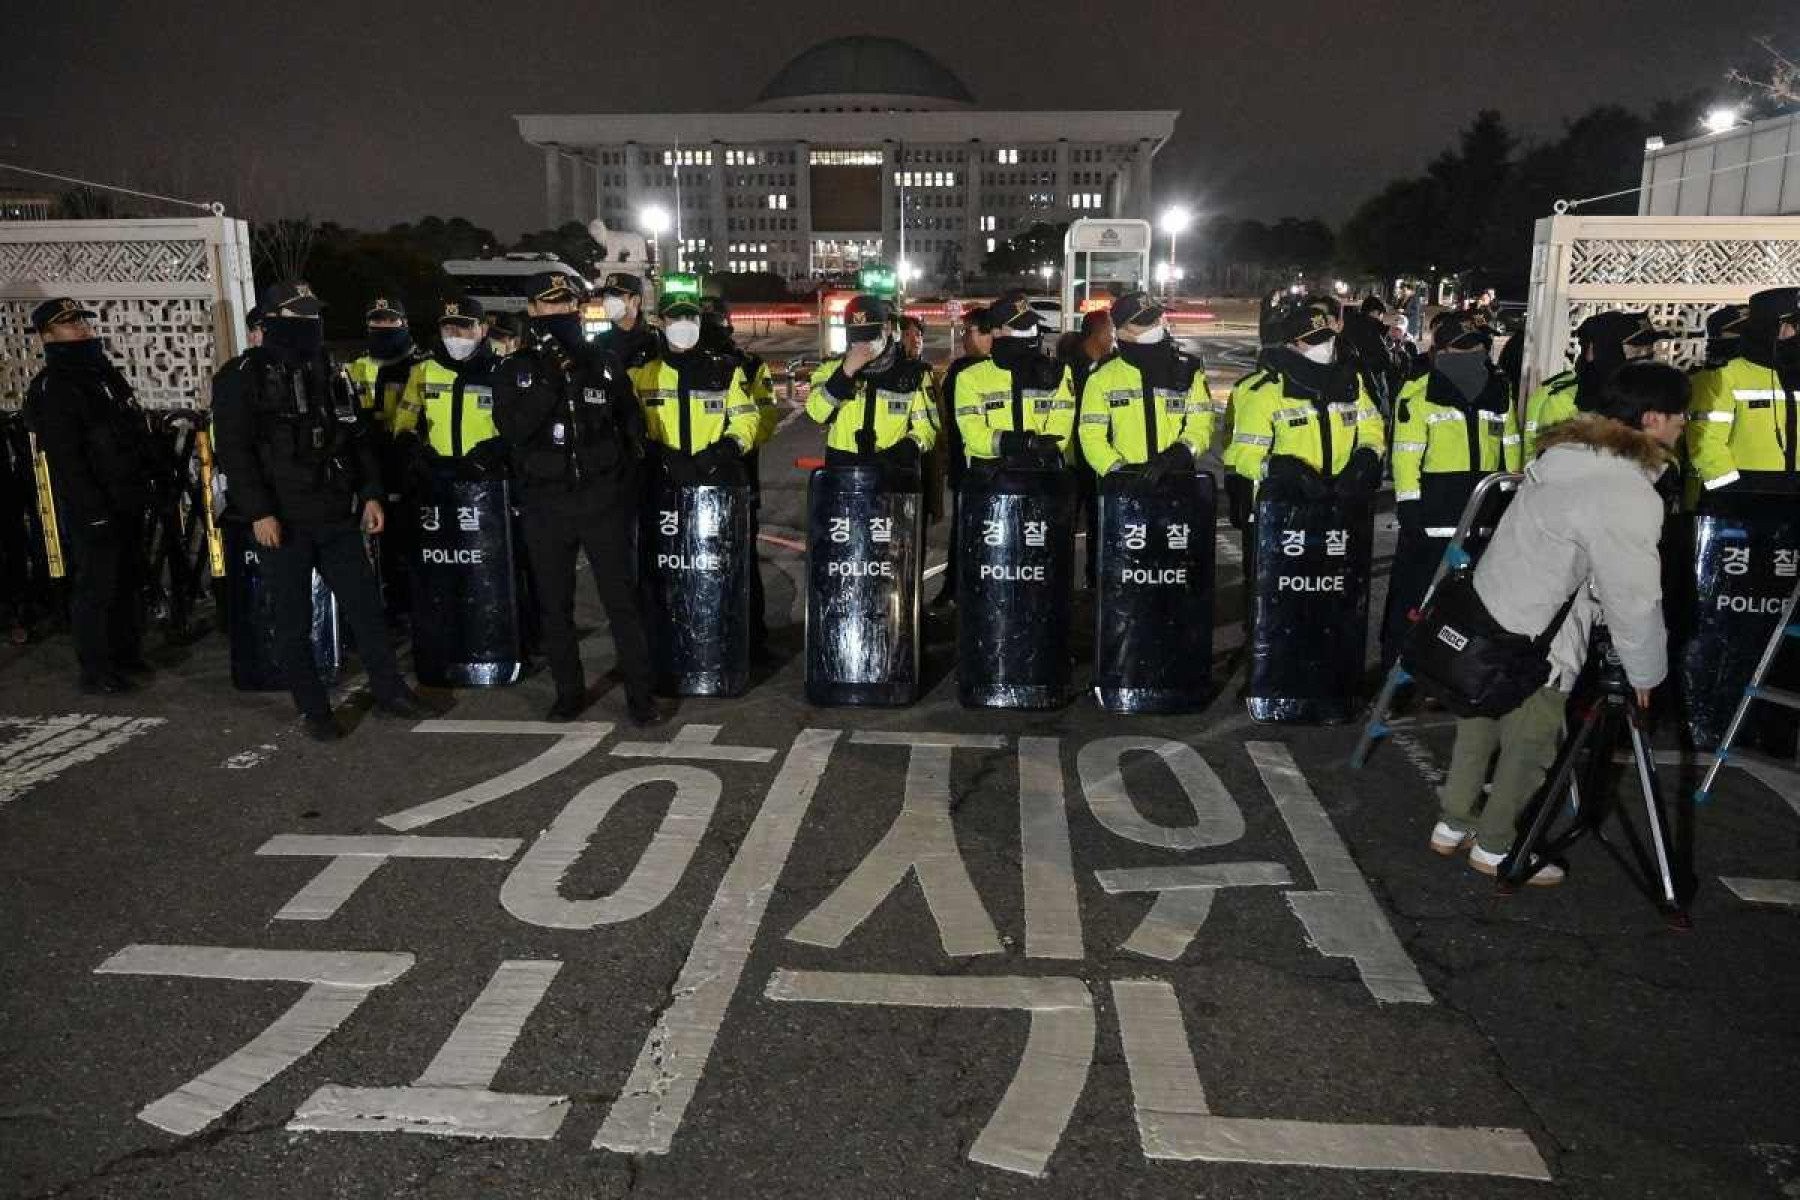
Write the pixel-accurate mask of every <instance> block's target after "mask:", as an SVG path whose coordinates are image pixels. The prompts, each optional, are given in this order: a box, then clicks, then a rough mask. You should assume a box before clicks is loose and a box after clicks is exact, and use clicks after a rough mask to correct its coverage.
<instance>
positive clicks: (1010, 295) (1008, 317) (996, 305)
mask: <svg viewBox="0 0 1800 1200" xmlns="http://www.w3.org/2000/svg"><path fill="white" fill-rule="evenodd" d="M987 312H988V321H989V322H990V324H989V326H988V327H989V328H990V329H992V330H993V331H994V332H995V333H1017V334H1027V333H1033V332H1035V331H1036V330H1037V327H1038V325H1039V323H1040V322H1042V321H1043V318H1042V317H1041V316H1039V315H1038V311H1037V310H1036V309H1035V308H1033V307H1031V302H1030V301H1029V300H1027V299H1026V298H1025V292H1024V291H1023V290H1022V289H1017V288H1015V289H1014V290H1012V291H1009V292H1006V293H1004V294H1003V295H1002V296H1001V297H1000V298H999V299H998V300H996V301H994V302H993V304H991V305H989V306H988V310H987Z"/></svg>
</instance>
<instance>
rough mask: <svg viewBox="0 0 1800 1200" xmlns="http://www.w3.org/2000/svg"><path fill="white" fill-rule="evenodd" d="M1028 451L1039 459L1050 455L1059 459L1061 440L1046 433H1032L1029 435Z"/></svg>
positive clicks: (1060, 455)
mask: <svg viewBox="0 0 1800 1200" xmlns="http://www.w3.org/2000/svg"><path fill="white" fill-rule="evenodd" d="M1030 450H1031V453H1033V454H1035V455H1037V456H1038V457H1040V458H1048V457H1050V456H1051V455H1055V456H1056V457H1057V458H1061V457H1062V439H1061V438H1059V437H1056V436H1054V435H1052V434H1048V433H1034V434H1032V435H1031V446H1030Z"/></svg>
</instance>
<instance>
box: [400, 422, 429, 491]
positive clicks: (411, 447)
mask: <svg viewBox="0 0 1800 1200" xmlns="http://www.w3.org/2000/svg"><path fill="white" fill-rule="evenodd" d="M400 452H401V455H402V457H403V458H404V459H405V461H406V483H407V487H409V488H410V489H411V490H412V493H413V495H415V496H420V497H424V496H429V495H431V494H432V493H433V492H434V491H436V490H437V484H436V482H435V481H434V480H433V479H432V477H431V460H432V457H433V456H432V453H431V450H430V449H429V448H428V447H427V446H426V445H425V443H424V442H421V441H419V440H417V439H416V438H411V437H409V438H407V439H406V440H405V441H404V442H402V443H401V445H400Z"/></svg>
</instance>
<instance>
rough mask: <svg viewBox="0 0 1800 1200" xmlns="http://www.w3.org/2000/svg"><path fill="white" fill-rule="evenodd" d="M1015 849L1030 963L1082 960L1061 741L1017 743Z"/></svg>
mask: <svg viewBox="0 0 1800 1200" xmlns="http://www.w3.org/2000/svg"><path fill="white" fill-rule="evenodd" d="M1019 850H1020V873H1021V875H1022V876H1023V883H1024V889H1025V953H1026V954H1028V955H1029V956H1031V957H1032V958H1072V959H1076V960H1080V959H1083V958H1086V957H1087V951H1086V950H1085V949H1084V948H1083V946H1082V944H1081V897H1080V895H1079V893H1078V892H1077V891H1076V888H1075V858H1074V851H1073V849H1072V847H1071V846H1070V844H1069V810H1068V798H1067V796H1066V795H1065V793H1064V791H1063V770H1062V741H1061V739H1059V738H1038V737H1022V738H1020V739H1019Z"/></svg>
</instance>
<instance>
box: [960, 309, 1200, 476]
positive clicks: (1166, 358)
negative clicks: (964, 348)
mask: <svg viewBox="0 0 1800 1200" xmlns="http://www.w3.org/2000/svg"><path fill="white" fill-rule="evenodd" d="M1165 316H1166V315H1165V313H1164V310H1163V308H1162V306H1161V305H1159V304H1157V303H1156V301H1155V300H1154V299H1153V298H1152V297H1151V296H1150V293H1148V292H1142V291H1138V292H1127V293H1125V294H1124V295H1123V296H1120V297H1119V298H1118V299H1117V300H1115V301H1113V306H1112V318H1113V329H1114V330H1115V331H1116V335H1117V338H1118V348H1117V349H1116V350H1115V351H1114V352H1113V353H1112V355H1111V356H1109V357H1107V358H1105V359H1103V360H1101V362H1100V363H1098V364H1097V365H1096V366H1095V367H1094V369H1093V371H1092V372H1091V373H1089V375H1088V377H1087V382H1086V383H1085V384H1083V385H1082V389H1081V400H1080V414H1081V426H1080V428H1081V450H1082V454H1083V456H1084V457H1085V458H1086V459H1087V463H1088V466H1090V467H1092V468H1093V470H1094V473H1095V474H1096V475H1102V476H1104V475H1107V474H1110V473H1111V472H1113V471H1116V470H1119V469H1120V468H1121V467H1124V466H1128V465H1131V466H1136V465H1147V467H1148V470H1147V472H1146V475H1147V477H1148V478H1150V479H1151V480H1153V481H1154V480H1157V479H1160V478H1162V477H1163V476H1165V475H1175V474H1181V473H1186V474H1190V475H1191V474H1193V472H1194V467H1195V462H1196V460H1197V459H1198V458H1199V457H1200V456H1201V455H1203V454H1206V453H1207V452H1208V451H1209V450H1211V449H1212V437H1213V419H1214V415H1215V414H1214V409H1213V400H1212V392H1211V391H1210V390H1209V388H1208V387H1207V382H1206V367H1205V364H1204V363H1202V362H1201V361H1200V358H1199V357H1198V356H1197V355H1193V354H1189V353H1187V352H1186V351H1183V350H1181V349H1180V348H1179V347H1177V346H1176V345H1175V344H1174V342H1172V341H1171V340H1170V339H1169V326H1168V323H1167V321H1166V319H1165ZM994 344H995V348H996V352H997V351H998V348H999V346H1000V342H999V340H998V339H996V340H995V343H994Z"/></svg>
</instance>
